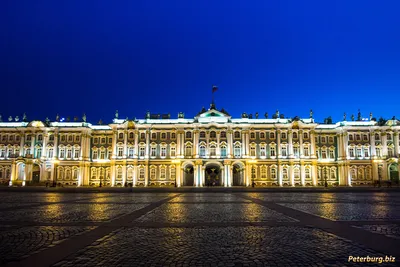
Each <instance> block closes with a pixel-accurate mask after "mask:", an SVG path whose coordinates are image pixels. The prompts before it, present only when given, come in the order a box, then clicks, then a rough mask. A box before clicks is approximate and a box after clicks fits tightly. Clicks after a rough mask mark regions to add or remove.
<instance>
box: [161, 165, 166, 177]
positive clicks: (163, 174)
mask: <svg viewBox="0 0 400 267" xmlns="http://www.w3.org/2000/svg"><path fill="white" fill-rule="evenodd" d="M166 176H167V175H166V171H165V167H161V168H160V179H165V178H166Z"/></svg>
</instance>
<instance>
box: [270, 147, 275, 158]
mask: <svg viewBox="0 0 400 267" xmlns="http://www.w3.org/2000/svg"><path fill="white" fill-rule="evenodd" d="M269 154H270V155H271V157H275V156H276V151H275V147H274V146H271V147H270V148H269Z"/></svg>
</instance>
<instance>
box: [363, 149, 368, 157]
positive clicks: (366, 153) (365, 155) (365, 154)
mask: <svg viewBox="0 0 400 267" xmlns="http://www.w3.org/2000/svg"><path fill="white" fill-rule="evenodd" d="M364 157H366V158H369V148H368V147H366V148H364Z"/></svg>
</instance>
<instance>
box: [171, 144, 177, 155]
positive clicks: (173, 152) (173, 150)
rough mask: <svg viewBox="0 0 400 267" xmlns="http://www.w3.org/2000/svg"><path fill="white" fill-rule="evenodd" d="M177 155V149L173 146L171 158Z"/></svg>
mask: <svg viewBox="0 0 400 267" xmlns="http://www.w3.org/2000/svg"><path fill="white" fill-rule="evenodd" d="M175 155H176V147H174V146H171V157H175Z"/></svg>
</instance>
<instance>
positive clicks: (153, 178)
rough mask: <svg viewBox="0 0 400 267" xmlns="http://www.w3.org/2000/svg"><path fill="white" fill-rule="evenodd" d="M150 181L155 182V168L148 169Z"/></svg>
mask: <svg viewBox="0 0 400 267" xmlns="http://www.w3.org/2000/svg"><path fill="white" fill-rule="evenodd" d="M150 179H151V180H155V179H156V168H151V169H150Z"/></svg>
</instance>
